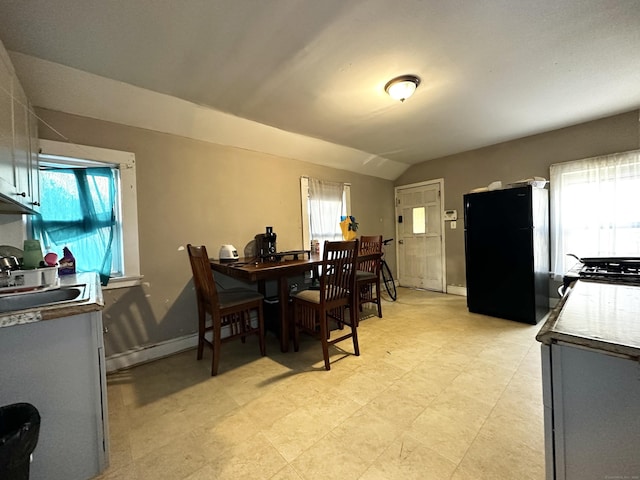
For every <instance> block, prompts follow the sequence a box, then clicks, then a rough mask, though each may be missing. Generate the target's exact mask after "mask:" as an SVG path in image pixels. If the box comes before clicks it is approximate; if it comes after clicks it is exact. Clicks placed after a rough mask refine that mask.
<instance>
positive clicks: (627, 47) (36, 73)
mask: <svg viewBox="0 0 640 480" xmlns="http://www.w3.org/2000/svg"><path fill="white" fill-rule="evenodd" d="M0 40H2V42H3V43H4V46H5V48H6V49H7V50H9V51H10V53H11V57H12V60H13V61H14V63H15V65H16V70H17V71H18V73H19V74H20V75H21V77H22V76H28V77H30V78H26V79H23V78H21V80H24V81H25V84H26V85H27V86H28V87H29V89H30V90H32V91H31V92H28V93H29V94H30V95H31V96H32V98H33V99H34V103H35V104H36V105H38V104H41V105H39V106H44V107H48V108H58V109H61V110H64V111H70V112H71V113H80V114H82V113H86V112H83V111H82V107H80V106H77V107H74V105H73V99H71V98H70V99H69V100H68V103H69V104H68V105H66V106H64V105H59V104H57V103H56V101H58V102H59V101H60V100H59V99H58V100H56V98H55V97H59V95H55V94H54V93H53V92H56V91H57V90H56V88H60V86H59V85H58V86H55V85H53V84H55V82H58V83H62V82H68V83H69V84H73V82H74V80H73V77H74V75H75V76H76V77H81V76H82V75H84V74H85V73H86V74H91V75H93V76H97V77H103V79H105V80H101V81H102V82H104V85H105V87H104V88H107V87H106V85H107V84H108V81H111V85H119V86H118V88H124V87H123V84H125V85H126V86H127V88H129V87H131V88H136V89H137V90H136V92H141V91H142V89H144V90H145V91H150V92H156V93H157V94H161V96H157V97H153V98H157V99H161V98H175V99H180V100H181V101H187V102H190V104H193V105H194V106H197V108H199V109H202V108H205V109H206V110H211V111H212V112H214V113H215V114H221V115H224V118H227V119H230V118H232V119H235V120H238V121H239V120H247V121H250V122H245V123H242V125H245V126H248V125H254V126H256V124H261V125H260V128H263V130H262V131H263V132H266V133H265V140H264V141H265V143H268V137H269V135H268V133H269V132H271V133H274V134H276V133H277V134H280V135H281V134H283V133H284V134H294V136H293V137H291V138H300V136H302V137H304V138H309V139H313V140H315V141H320V142H321V144H322V145H332V146H335V147H336V148H341V149H348V150H349V151H350V152H353V151H355V152H358V154H359V155H357V156H356V157H357V158H356V160H355V162H356V163H359V165H358V168H354V169H356V170H358V169H360V170H364V171H367V170H366V169H367V168H369V169H370V173H371V174H372V175H378V176H382V177H387V178H394V177H396V176H398V175H399V173H401V171H402V170H404V169H406V168H407V167H408V166H409V165H411V164H415V163H419V162H423V161H425V160H429V159H433V158H437V157H441V156H445V155H449V154H453V153H457V152H461V151H465V150H470V149H474V148H478V147H482V146H486V145H490V144H495V143H498V142H502V141H506V140H510V139H514V138H519V137H523V136H527V135H531V134H535V133H540V132H544V131H549V130H553V129H557V128H561V127H564V126H568V125H572V124H576V123H580V122H584V121H588V120H592V119H596V118H601V117H604V116H608V115H612V114H616V113H620V112H624V111H629V110H632V109H634V108H638V107H640V53H639V52H640V2H638V0H609V1H602V0H562V1H557V0H537V1H535V2H524V1H519V0H486V1H475V0H450V1H441V0H395V1H391V0H187V1H182V2H170V1H158V0H131V1H126V2H115V1H104V0H29V1H5V2H1V3H0ZM56 72H57V73H56ZM70 72H71V73H70ZM402 74H414V75H417V76H419V77H420V78H421V80H422V83H421V85H420V86H419V88H418V89H417V91H416V93H415V95H414V96H413V97H411V98H410V99H408V100H406V101H405V102H404V103H400V102H397V101H394V100H392V99H391V98H390V97H389V96H388V95H386V93H385V92H384V85H385V83H386V82H387V81H388V80H389V79H391V78H392V77H395V76H397V75H402ZM93 76H92V77H91V78H94V79H95V78H97V77H93ZM42 77H47V79H46V82H48V83H46V85H48V87H46V88H45V87H44V86H43V85H44V83H42V82H45V80H44V79H43V78H42ZM113 81H116V82H117V84H116V83H114V82H113ZM94 85H95V87H94V88H95V91H94V93H95V96H97V97H98V98H99V97H100V95H101V94H100V91H99V89H98V85H102V84H101V83H100V82H97V81H94ZM47 88H48V90H47ZM149 95H151V93H149ZM139 97H140V95H138V94H136V95H132V98H139ZM151 98H152V97H149V99H151ZM85 101H86V102H89V100H85ZM96 101H98V100H96ZM149 101H151V100H149ZM158 101H160V100H158ZM109 103H110V105H109V106H108V107H107V106H104V105H103V106H101V108H102V109H106V108H110V109H112V110H114V111H116V112H117V111H118V110H120V111H126V110H127V109H131V107H130V106H127V105H126V102H125V101H124V100H122V102H121V103H119V102H117V101H116V102H109ZM141 108H142V107H141ZM89 112H90V110H89ZM151 114H152V115H156V113H153V112H152V113H151ZM89 115H91V113H89ZM104 115H105V116H108V115H107V114H106V113H105V114H104ZM111 115H113V116H114V117H113V118H109V119H117V115H118V113H112V114H111ZM96 116H97V114H96ZM218 118H222V117H218ZM125 123H126V122H125ZM129 123H134V122H133V121H132V122H129ZM214 123H215V122H214ZM264 126H268V127H273V128H270V129H266V130H265V129H264ZM158 128H159V129H161V128H162V127H158ZM245 133H246V132H245ZM258 137H259V135H257V136H256V138H258ZM229 143H233V142H231V141H230V142H229ZM317 145H320V143H317ZM255 148H256V149H260V148H261V147H260V146H259V145H256V146H255ZM265 149H266V150H268V147H265ZM322 155H324V154H323V153H321V152H320V150H317V149H315V148H311V147H309V148H305V149H300V151H297V152H291V156H293V157H296V156H297V157H305V156H307V157H309V158H301V159H303V160H310V161H313V160H314V158H313V157H314V156H322ZM372 159H373V160H375V161H373V162H372V163H371V164H370V165H367V162H368V161H369V160H372ZM352 160H353V159H352ZM345 161H346V163H347V164H345V165H344V168H346V169H350V166H349V165H348V162H349V161H351V160H345ZM385 165H386V167H385ZM376 169H378V170H379V171H377V170H376Z"/></svg>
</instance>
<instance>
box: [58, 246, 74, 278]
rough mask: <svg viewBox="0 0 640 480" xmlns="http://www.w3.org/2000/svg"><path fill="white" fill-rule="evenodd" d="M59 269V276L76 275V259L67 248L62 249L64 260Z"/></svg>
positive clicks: (61, 261)
mask: <svg viewBox="0 0 640 480" xmlns="http://www.w3.org/2000/svg"><path fill="white" fill-rule="evenodd" d="M59 264H60V266H59V267H58V274H59V275H73V274H74V273H76V259H75V257H74V256H73V254H72V253H71V250H69V249H68V248H67V247H64V248H63V249H62V258H61V259H60V262H59Z"/></svg>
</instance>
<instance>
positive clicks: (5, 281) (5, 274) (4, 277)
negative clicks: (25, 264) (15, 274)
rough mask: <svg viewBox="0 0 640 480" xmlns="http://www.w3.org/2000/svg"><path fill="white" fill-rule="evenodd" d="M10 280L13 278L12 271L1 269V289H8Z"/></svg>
mask: <svg viewBox="0 0 640 480" xmlns="http://www.w3.org/2000/svg"><path fill="white" fill-rule="evenodd" d="M10 278H11V269H10V268H1V269H0V287H8V286H9V282H10V280H9V279H10Z"/></svg>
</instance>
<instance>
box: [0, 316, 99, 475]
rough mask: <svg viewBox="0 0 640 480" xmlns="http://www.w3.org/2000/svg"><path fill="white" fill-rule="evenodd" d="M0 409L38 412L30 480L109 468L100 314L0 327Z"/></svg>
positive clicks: (93, 473)
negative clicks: (18, 406) (24, 406)
mask: <svg viewBox="0 0 640 480" xmlns="http://www.w3.org/2000/svg"><path fill="white" fill-rule="evenodd" d="M0 364H1V365H2V366H3V367H2V370H0V385H2V387H1V388H0V404H1V405H7V404H11V403H15V402H29V403H31V404H33V405H34V406H35V407H36V408H37V409H38V410H39V412H40V416H41V425H40V437H39V441H38V445H37V447H36V449H35V451H34V452H33V462H32V463H31V476H30V478H31V480H86V479H89V478H92V477H94V476H96V475H98V474H99V473H100V472H102V471H103V470H104V469H105V468H106V466H107V463H108V445H109V442H108V428H107V425H108V423H107V418H106V416H107V413H108V410H107V403H106V402H107V400H106V377H105V369H104V344H103V338H102V314H101V312H100V311H97V312H90V313H83V314H80V315H74V316H70V317H63V318H58V319H54V320H46V321H39V322H35V323H28V324H24V325H14V326H10V327H4V328H1V329H0Z"/></svg>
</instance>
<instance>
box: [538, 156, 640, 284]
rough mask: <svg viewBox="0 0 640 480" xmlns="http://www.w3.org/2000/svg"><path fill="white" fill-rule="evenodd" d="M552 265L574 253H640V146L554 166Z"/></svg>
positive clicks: (558, 269) (571, 261)
mask: <svg viewBox="0 0 640 480" xmlns="http://www.w3.org/2000/svg"><path fill="white" fill-rule="evenodd" d="M550 189H551V268H552V270H553V272H554V273H555V274H557V275H561V274H562V273H564V272H565V271H566V270H568V269H569V268H571V267H572V266H573V265H575V263H576V260H575V258H572V257H569V256H567V254H574V255H576V256H578V257H598V256H617V257H621V256H623V257H624V256H636V257H637V256H640V150H635V151H631V152H624V153H617V154H612V155H605V156H601V157H594V158H587V159H584V160H577V161H572V162H564V163H558V164H555V165H551V168H550Z"/></svg>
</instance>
